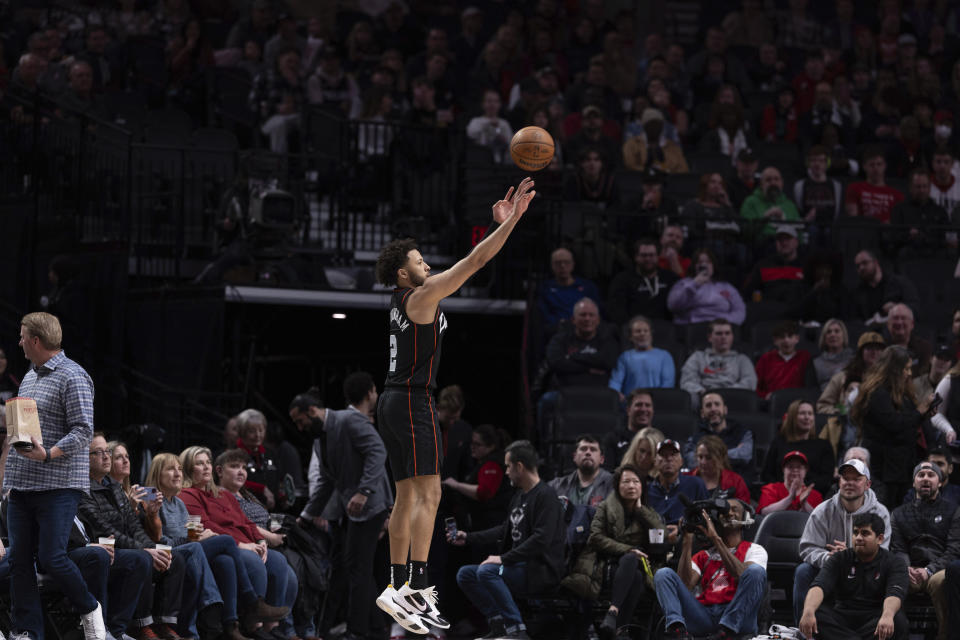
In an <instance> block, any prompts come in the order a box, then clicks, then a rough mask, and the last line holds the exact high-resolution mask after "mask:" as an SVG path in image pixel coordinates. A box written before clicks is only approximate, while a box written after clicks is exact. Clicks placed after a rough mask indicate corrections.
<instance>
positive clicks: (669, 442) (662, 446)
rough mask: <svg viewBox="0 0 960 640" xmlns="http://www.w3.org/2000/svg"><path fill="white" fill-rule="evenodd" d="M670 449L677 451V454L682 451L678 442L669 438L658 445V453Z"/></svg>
mask: <svg viewBox="0 0 960 640" xmlns="http://www.w3.org/2000/svg"><path fill="white" fill-rule="evenodd" d="M669 448H673V449H676V450H677V452H679V451H680V445H679V444H677V441H676V440H671V439H670V438H667V439H666V440H664V441H663V442H661V443H660V444H658V445H657V453H660V452H661V451H663V450H664V449H669Z"/></svg>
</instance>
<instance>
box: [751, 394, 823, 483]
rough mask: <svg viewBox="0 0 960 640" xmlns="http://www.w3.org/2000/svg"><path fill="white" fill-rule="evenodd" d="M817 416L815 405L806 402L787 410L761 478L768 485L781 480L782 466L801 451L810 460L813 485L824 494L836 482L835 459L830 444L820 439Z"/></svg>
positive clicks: (796, 402)
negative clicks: (792, 453)
mask: <svg viewBox="0 0 960 640" xmlns="http://www.w3.org/2000/svg"><path fill="white" fill-rule="evenodd" d="M815 426H816V417H815V416H814V413H813V405H812V404H810V403H809V402H806V401H804V400H794V401H793V402H791V403H790V406H789V407H788V408H787V414H786V415H785V416H784V418H783V424H782V425H781V427H780V432H779V433H778V434H777V435H776V436H775V437H774V439H773V442H771V443H770V448H769V449H767V459H766V461H765V462H764V465H763V470H762V472H761V474H760V479H761V480H763V481H764V482H776V481H777V480H779V479H780V477H781V473H780V469H779V467H780V463H781V461H782V460H783V458H784V456H786V455H787V454H788V453H790V452H791V451H799V452H800V453H802V454H803V455H805V456H806V457H807V460H809V461H810V469H809V470H808V472H807V480H806V481H807V482H812V483H813V485H814V487H816V489H817V491H819V492H820V493H821V494H823V493H824V492H826V491H827V490H828V489H829V488H830V483H832V482H833V466H834V460H835V458H834V456H833V447H832V446H830V442H828V441H827V440H823V439H821V438H818V437H817V430H816V428H815Z"/></svg>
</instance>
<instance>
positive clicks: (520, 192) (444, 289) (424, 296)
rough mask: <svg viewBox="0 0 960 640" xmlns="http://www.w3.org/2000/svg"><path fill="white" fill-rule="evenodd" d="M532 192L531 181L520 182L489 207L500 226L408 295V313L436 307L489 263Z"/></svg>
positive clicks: (524, 209)
mask: <svg viewBox="0 0 960 640" xmlns="http://www.w3.org/2000/svg"><path fill="white" fill-rule="evenodd" d="M532 189H533V180H532V179H531V178H524V179H523V181H522V182H521V183H520V184H519V185H518V186H517V188H516V190H514V188H513V187H510V189H509V190H508V191H507V195H506V196H504V199H503V200H499V201H498V202H496V203H495V204H494V205H493V219H494V221H495V222H500V223H501V224H500V226H499V227H497V228H496V229H494V230H493V231H492V232H490V233H488V234H487V237H485V238H484V239H483V240H482V241H481V242H480V243H479V244H478V245H477V246H475V247H474V248H473V250H472V251H471V252H470V253H469V254H467V256H466V257H465V258H463V259H461V260H460V261H459V262H457V263H456V264H455V265H453V266H452V267H450V268H449V269H447V270H446V271H444V272H443V273H438V274H437V275H435V276H430V277H429V278H427V279H426V281H425V282H424V283H423V286H421V287H417V289H416V291H414V292H413V293H412V294H410V299H409V301H408V302H407V308H408V309H410V308H411V307H410V305H411V304H412V305H414V306H415V307H418V308H420V309H424V308H426V307H428V306H430V305H436V304H438V303H439V302H440V301H441V300H443V299H444V298H446V297H447V296H449V295H451V294H453V293H455V292H456V291H457V289H459V288H460V287H462V286H463V283H464V282H466V281H467V280H468V279H469V278H470V276H472V275H473V274H475V273H476V272H477V271H479V270H480V269H481V268H483V266H484V265H485V264H487V263H488V262H489V261H490V260H492V259H493V257H494V256H495V255H497V253H498V252H499V251H500V249H502V248H503V245H504V243H505V242H506V241H507V238H508V237H509V236H510V233H511V232H512V231H513V228H514V227H515V226H517V222H519V221H520V218H521V217H522V216H523V214H524V213H525V212H526V210H527V207H529V206H530V201H531V200H533V197H534V196H535V195H537V192H536V191H533V190H532Z"/></svg>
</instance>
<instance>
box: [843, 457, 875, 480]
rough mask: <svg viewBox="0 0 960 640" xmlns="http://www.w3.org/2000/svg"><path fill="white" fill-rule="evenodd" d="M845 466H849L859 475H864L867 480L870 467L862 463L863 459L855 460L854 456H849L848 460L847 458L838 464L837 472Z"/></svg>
mask: <svg viewBox="0 0 960 640" xmlns="http://www.w3.org/2000/svg"><path fill="white" fill-rule="evenodd" d="M846 467H850V468H851V469H853V470H854V471H856V472H857V473H859V474H860V475H862V476H866V478H867V480H869V479H870V469H869V468H867V465H866V464H864V462H863V460H857V459H856V458H851V459H850V460H847V461H846V462H844V463H843V464H842V465H840V468H838V469H837V472H838V473H843V470H844V468H846Z"/></svg>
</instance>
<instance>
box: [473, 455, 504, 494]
mask: <svg viewBox="0 0 960 640" xmlns="http://www.w3.org/2000/svg"><path fill="white" fill-rule="evenodd" d="M502 482H503V467H501V466H500V465H499V464H497V463H496V462H494V461H493V460H490V461H488V462H484V463H483V466H481V467H480V471H478V472H477V500H479V501H480V502H485V501H486V500H489V499H490V498H492V497H493V496H495V495H497V491H499V490H500V483H502Z"/></svg>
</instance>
